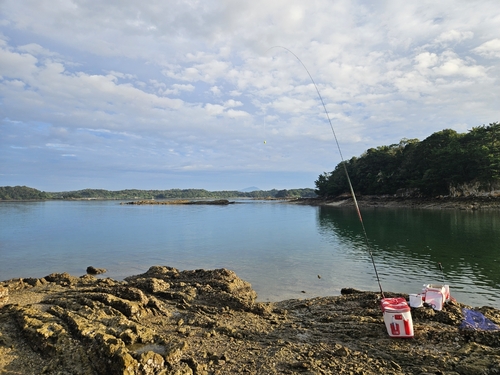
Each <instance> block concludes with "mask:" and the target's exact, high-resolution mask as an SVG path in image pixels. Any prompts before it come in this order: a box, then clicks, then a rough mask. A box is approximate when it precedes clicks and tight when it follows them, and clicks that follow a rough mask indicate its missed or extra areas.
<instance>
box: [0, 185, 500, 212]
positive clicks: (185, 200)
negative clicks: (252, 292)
mask: <svg viewBox="0 0 500 375" xmlns="http://www.w3.org/2000/svg"><path fill="white" fill-rule="evenodd" d="M13 191H17V194H13V193H12V192H13ZM103 192H105V193H103ZM123 192H126V193H123ZM141 192H142V193H141V194H137V191H136V190H130V191H129V190H120V191H116V192H113V191H107V190H100V189H99V190H92V189H85V190H79V191H78V192H75V193H74V194H69V195H66V196H64V195H62V193H45V192H42V191H39V190H36V189H33V188H28V187H25V186H16V187H9V186H6V187H0V203H1V202H32V201H33V202H34V201H47V200H63V201H66V200H67V201H74V200H78V201H93V200H128V199H133V200H131V201H129V202H122V203H121V204H131V205H145V204H148V205H169V204H179V205H190V204H214V205H228V204H233V203H235V202H233V201H231V200H230V199H251V200H252V199H253V200H277V201H283V202H287V203H293V204H303V205H312V206H335V207H349V206H352V207H353V206H354V202H353V199H352V197H351V196H350V195H349V194H341V195H339V196H336V197H320V196H317V195H316V194H314V190H313V189H308V188H306V189H291V190H268V191H261V190H259V191H254V192H246V193H245V192H237V193H234V192H230V191H225V192H223V194H221V192H217V191H215V192H209V191H206V190H201V193H200V190H194V189H186V190H179V189H172V190H163V191H161V192H162V193H157V194H156V195H154V194H151V193H150V192H151V191H149V190H141ZM156 192H159V191H156ZM166 192H169V193H166ZM232 193H234V194H232ZM44 194H52V195H51V196H45V195H44ZM238 194H239V195H238ZM55 196H57V197H58V198H54V197H55ZM130 196H131V197H130ZM140 196H141V197H144V196H146V198H140ZM167 196H170V198H166V197H167ZM176 196H177V197H176ZM155 197H156V198H155ZM356 200H357V202H358V204H359V206H360V207H380V208H381V207H389V208H397V207H400V208H418V209H431V208H432V209H460V210H497V209H500V196H499V195H498V194H489V195H469V196H458V197H453V196H437V197H409V196H401V195H389V194H385V195H358V196H357V197H356Z"/></svg>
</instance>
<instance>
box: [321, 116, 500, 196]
mask: <svg viewBox="0 0 500 375" xmlns="http://www.w3.org/2000/svg"><path fill="white" fill-rule="evenodd" d="M345 169H347V171H348V174H349V177H350V179H351V182H352V184H353V186H354V189H355V191H356V192H357V193H360V194H374V195H382V194H396V192H398V191H404V192H406V193H408V192H412V193H413V194H414V195H421V196H437V195H450V193H453V194H454V195H461V194H467V192H466V191H465V190H467V188H470V187H472V186H473V187H474V189H475V190H476V191H479V190H483V191H486V190H489V189H491V188H492V186H495V184H497V185H498V184H500V123H499V122H496V123H492V124H489V125H487V126H486V125H483V126H478V127H475V128H472V129H471V130H470V131H468V132H467V133H457V132H456V131H454V130H450V129H445V130H442V131H439V132H436V133H434V134H432V135H431V136H429V137H428V138H426V139H424V140H423V141H419V140H418V139H403V140H401V142H399V143H398V144H393V145H390V146H379V147H377V148H371V149H369V150H367V151H366V152H364V153H363V154H362V155H361V156H360V157H353V158H351V159H350V160H346V161H344V162H343V163H339V164H338V165H337V166H336V168H335V170H333V171H332V172H330V173H323V174H322V175H320V176H319V177H318V179H317V180H316V182H315V184H316V193H317V194H318V195H319V196H323V197H326V196H338V195H340V194H342V193H345V192H349V187H348V182H347V177H346V173H345Z"/></svg>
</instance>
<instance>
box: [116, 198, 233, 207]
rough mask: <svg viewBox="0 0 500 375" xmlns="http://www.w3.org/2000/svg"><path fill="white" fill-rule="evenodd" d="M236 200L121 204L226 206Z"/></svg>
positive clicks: (152, 201) (146, 201) (133, 202)
mask: <svg viewBox="0 0 500 375" xmlns="http://www.w3.org/2000/svg"><path fill="white" fill-rule="evenodd" d="M234 203H235V202H230V201H228V200H227V199H217V200H214V201H206V200H196V201H188V200H180V199H179V200H170V201H155V200H142V201H132V202H127V203H121V204H134V205H139V206H140V205H170V204H187V205H190V204H195V205H206V204H208V205H219V206H225V205H228V204H234Z"/></svg>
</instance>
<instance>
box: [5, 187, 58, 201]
mask: <svg viewBox="0 0 500 375" xmlns="http://www.w3.org/2000/svg"><path fill="white" fill-rule="evenodd" d="M50 198H51V195H50V194H49V193H45V192H43V191H40V190H37V189H33V188H30V187H27V186H0V200H5V201H10V200H42V199H50Z"/></svg>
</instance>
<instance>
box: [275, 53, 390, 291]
mask: <svg viewBox="0 0 500 375" xmlns="http://www.w3.org/2000/svg"><path fill="white" fill-rule="evenodd" d="M273 48H282V49H284V50H285V51H288V52H290V53H291V54H292V55H293V56H294V57H295V58H296V59H297V61H298V62H299V63H300V64H301V65H302V66H303V68H304V69H305V71H306V72H307V74H308V75H309V78H310V79H311V82H312V84H313V85H314V88H315V89H316V92H317V93H318V97H319V100H320V101H321V105H322V106H323V109H324V111H325V114H326V118H327V119H328V123H329V124H330V129H331V130H332V133H333V138H334V139H335V143H336V145H337V149H338V151H339V155H340V160H341V162H342V165H343V166H344V171H345V175H346V178H347V183H348V185H349V190H350V192H351V196H352V200H353V202H354V206H355V207H356V212H357V213H358V219H359V222H360V223H361V228H362V229H363V234H364V237H365V243H366V247H367V249H368V253H369V254H370V259H371V262H372V265H373V269H374V271H375V276H376V278H377V283H378V287H379V289H380V293H381V294H382V298H385V296H384V291H383V290H382V284H381V283H380V277H379V275H378V271H377V266H376V264H375V259H374V258H373V252H372V250H371V246H370V242H369V241H368V235H367V234H366V229H365V224H364V222H363V217H362V216H361V210H360V209H359V205H358V200H357V199H356V194H355V192H354V188H353V187H352V183H351V178H350V177H349V172H348V171H347V165H346V162H345V160H344V156H343V155H342V149H341V148H340V143H339V141H338V139H337V134H336V133H335V129H334V128H333V124H332V120H331V119H330V115H329V114H328V111H327V109H326V105H325V102H324V101H323V97H322V96H321V93H320V92H319V89H318V86H317V85H316V82H314V79H313V77H312V75H311V73H309V70H308V69H307V67H306V66H305V65H304V63H303V62H302V60H301V59H299V57H298V56H297V55H296V54H295V53H293V52H292V51H290V50H289V49H288V48H286V47H283V46H274V47H271V48H269V49H268V50H267V51H270V50H271V49H273Z"/></svg>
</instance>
